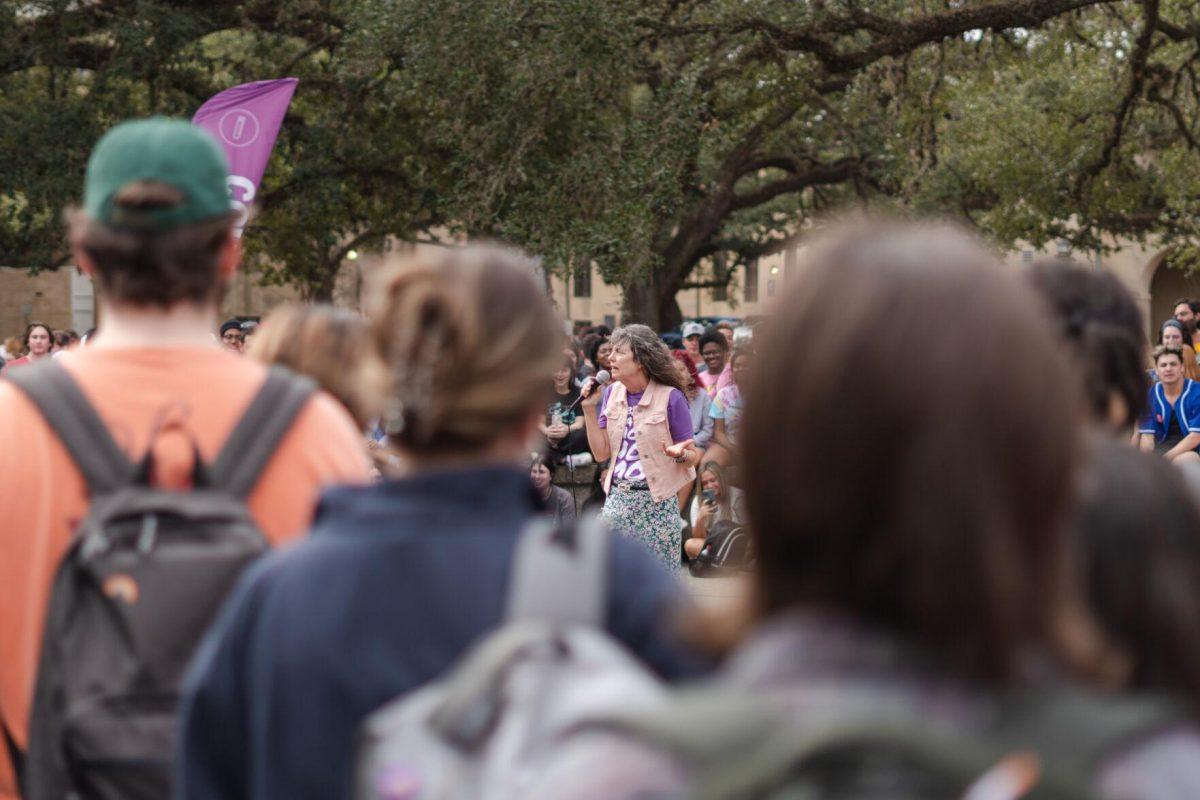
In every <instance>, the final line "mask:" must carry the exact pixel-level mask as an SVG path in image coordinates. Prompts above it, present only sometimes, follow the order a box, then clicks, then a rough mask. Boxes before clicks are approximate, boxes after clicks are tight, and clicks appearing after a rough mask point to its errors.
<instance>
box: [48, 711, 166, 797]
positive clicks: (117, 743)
mask: <svg viewBox="0 0 1200 800" xmlns="http://www.w3.org/2000/svg"><path fill="white" fill-rule="evenodd" d="M177 705H178V697H176V696H174V695H127V696H124V697H109V698H101V699H98V700H96V701H94V702H90V703H88V704H87V705H86V706H84V707H81V708H77V709H75V710H73V711H72V712H71V713H69V714H68V715H67V718H66V720H65V725H64V729H63V737H62V744H63V756H64V759H65V761H66V765H67V771H68V773H69V774H70V775H71V781H72V784H73V786H74V787H75V789H76V790H77V791H78V792H79V794H80V795H81V796H83V797H87V798H94V799H95V800H151V799H153V800H162V798H167V797H170V796H171V756H172V753H173V751H174V748H175V710H176V707H177Z"/></svg>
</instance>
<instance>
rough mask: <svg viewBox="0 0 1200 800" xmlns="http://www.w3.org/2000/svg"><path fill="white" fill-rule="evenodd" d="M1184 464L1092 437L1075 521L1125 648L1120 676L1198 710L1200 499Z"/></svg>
mask: <svg viewBox="0 0 1200 800" xmlns="http://www.w3.org/2000/svg"><path fill="white" fill-rule="evenodd" d="M1184 474H1185V473H1183V472H1181V471H1180V470H1176V469H1172V468H1171V467H1170V466H1168V465H1167V464H1166V462H1164V461H1163V460H1162V459H1160V458H1154V457H1153V456H1150V455H1147V454H1145V453H1139V452H1138V451H1137V450H1134V449H1132V448H1129V447H1126V446H1125V445H1124V444H1117V443H1116V442H1112V441H1096V442H1093V443H1092V457H1091V458H1090V459H1089V466H1088V470H1087V472H1086V473H1085V476H1084V478H1085V480H1084V489H1083V497H1082V499H1081V510H1080V513H1079V517H1078V521H1077V523H1076V526H1075V538H1076V544H1077V545H1078V547H1079V551H1080V564H1081V572H1082V574H1083V576H1084V581H1085V586H1086V588H1087V596H1088V601H1089V603H1090V605H1091V607H1092V609H1093V610H1094V612H1095V615H1096V617H1097V620H1098V622H1099V623H1100V626H1101V628H1102V629H1103V631H1104V633H1105V635H1106V636H1107V637H1108V639H1109V640H1110V641H1111V642H1112V643H1113V644H1114V645H1115V646H1116V647H1117V648H1118V650H1119V652H1120V653H1121V656H1122V660H1123V663H1122V671H1121V675H1120V678H1119V681H1118V682H1119V684H1120V685H1122V686H1124V687H1127V688H1129V689H1134V690H1139V691H1144V692H1148V691H1154V692H1164V693H1169V694H1171V695H1173V696H1175V697H1177V698H1178V699H1179V700H1180V701H1181V702H1184V703H1186V704H1187V706H1188V707H1189V708H1190V709H1191V710H1193V711H1197V710H1200V593H1198V592H1197V591H1196V587H1197V586H1200V508H1198V507H1197V502H1196V495H1195V494H1194V493H1193V491H1192V490H1191V489H1189V487H1188V485H1187V484H1186V483H1185V478H1184Z"/></svg>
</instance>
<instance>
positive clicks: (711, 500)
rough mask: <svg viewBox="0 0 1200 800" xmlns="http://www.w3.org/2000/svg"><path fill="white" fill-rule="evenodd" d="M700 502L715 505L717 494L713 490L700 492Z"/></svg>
mask: <svg viewBox="0 0 1200 800" xmlns="http://www.w3.org/2000/svg"><path fill="white" fill-rule="evenodd" d="M700 502H701V503H708V504H709V505H715V504H716V502H717V492H716V490H715V489H703V490H701V492H700Z"/></svg>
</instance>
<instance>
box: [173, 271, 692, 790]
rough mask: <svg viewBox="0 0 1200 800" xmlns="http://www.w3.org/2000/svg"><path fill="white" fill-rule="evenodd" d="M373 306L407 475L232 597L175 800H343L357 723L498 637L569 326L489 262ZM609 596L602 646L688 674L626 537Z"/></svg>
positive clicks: (319, 526) (207, 651)
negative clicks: (533, 458) (614, 643)
mask: <svg viewBox="0 0 1200 800" xmlns="http://www.w3.org/2000/svg"><path fill="white" fill-rule="evenodd" d="M380 304H381V307H380V308H379V309H378V311H377V313H376V316H375V321H374V325H373V327H374V331H375V336H376V339H377V342H378V345H379V350H380V354H381V355H382V357H383V359H384V362H385V364H387V366H388V369H389V376H388V378H389V381H388V391H387V396H386V397H385V409H386V410H385V420H386V427H387V432H388V439H389V442H390V445H391V446H392V447H393V448H394V449H395V451H396V453H397V455H398V456H399V458H400V460H401V465H402V474H401V476H400V477H399V478H397V479H396V480H391V481H385V482H383V483H380V484H377V485H375V486H372V487H363V488H339V489H334V490H332V491H330V492H328V493H326V495H325V497H324V499H323V500H322V503H321V506H320V509H319V512H318V515H317V519H316V524H315V526H314V528H313V535H312V536H310V537H308V538H306V539H305V541H304V542H303V543H301V544H300V545H298V546H296V547H293V548H291V549H290V550H288V551H287V552H286V553H278V554H273V555H272V556H271V557H269V558H267V559H265V560H263V561H260V562H259V563H258V564H256V565H255V566H254V567H252V568H251V570H250V571H249V572H248V573H247V574H246V575H245V577H244V578H243V579H242V580H241V581H240V583H239V586H238V587H237V589H235V592H234V596H233V597H232V599H231V601H230V603H229V604H228V605H227V606H226V608H225V610H224V612H223V614H222V616H221V618H220V619H219V620H218V622H217V624H216V625H215V626H214V628H213V630H212V631H211V633H210V635H209V637H208V640H207V641H206V643H205V645H204V646H203V647H202V648H201V652H200V654H199V656H198V657H197V659H196V661H195V663H194V664H193V671H192V676H191V682H190V692H189V693H188V695H187V696H186V697H185V701H184V707H183V720H182V728H181V732H182V750H181V753H182V761H181V772H180V773H179V775H178V793H177V797H179V798H184V799H186V800H201V799H202V798H203V799H204V800H227V798H234V797H236V798H254V800H308V799H310V798H311V800H318V799H319V800H337V799H338V798H349V797H351V794H352V789H353V787H352V783H353V774H352V772H353V770H352V756H353V750H354V746H355V740H356V736H357V733H358V729H359V726H360V725H361V724H362V722H363V720H364V718H365V717H366V716H367V715H368V714H370V713H371V712H372V711H374V710H376V709H377V708H379V707H380V706H382V705H383V704H385V703H387V702H388V701H390V700H392V699H393V698H395V697H396V696H398V695H400V694H402V693H404V692H407V691H409V690H411V689H414V688H416V687H418V686H421V685H422V684H424V683H426V682H428V681H430V680H433V679H434V678H437V677H438V676H439V675H441V674H442V672H443V671H444V670H445V669H446V668H447V667H449V666H450V665H451V664H452V663H453V662H454V661H455V660H456V659H457V658H458V657H459V656H461V655H462V653H463V652H464V651H465V650H466V648H467V647H469V646H470V645H471V644H472V643H474V642H475V641H476V640H477V639H479V637H480V636H481V635H482V634H484V633H486V632H488V631H490V630H491V629H493V628H495V627H496V626H497V625H498V624H499V623H500V622H501V619H502V615H503V610H504V598H505V596H506V592H507V590H508V579H509V573H510V562H511V561H512V557H513V550H514V545H515V543H516V541H517V537H518V533H519V532H520V531H521V529H522V528H523V527H525V526H526V524H527V523H528V522H529V521H530V520H531V518H532V517H534V515H535V514H538V513H541V512H542V511H543V505H542V503H540V502H539V501H538V499H537V498H536V497H535V495H534V492H533V490H532V487H531V486H530V465H529V454H530V452H531V450H532V447H531V444H532V443H533V442H534V441H535V440H536V437H537V432H538V431H537V428H538V422H539V421H540V420H541V419H542V415H543V414H544V413H545V400H546V393H547V392H548V391H549V388H550V379H549V376H550V375H551V374H552V373H553V371H554V369H555V368H557V367H558V366H559V365H560V364H561V363H562V347H561V343H562V321H561V320H560V319H559V318H558V316H557V315H556V314H555V312H554V310H553V309H552V308H551V306H550V303H549V302H548V300H547V299H546V296H545V292H544V291H543V290H542V288H541V286H540V285H539V284H538V282H537V280H536V279H535V278H534V265H533V262H532V261H531V260H530V259H529V258H527V257H525V256H523V255H521V254H519V253H517V252H515V251H510V250H507V249H501V248H497V247H471V248H450V249H445V250H440V251H438V252H436V253H431V254H423V255H421V256H419V257H418V258H417V260H414V261H412V262H410V263H408V264H407V266H405V267H404V268H402V269H400V270H399V271H397V272H396V273H395V274H394V275H393V276H391V278H390V279H388V280H387V281H386V282H385V283H384V284H383V286H382V288H381V291H380ZM608 579H609V590H608V593H607V596H608V597H609V598H610V600H609V605H608V609H607V612H608V613H607V626H608V629H609V631H610V632H611V633H612V634H613V635H614V636H615V637H616V638H617V639H619V640H620V641H622V642H623V643H624V644H625V645H626V646H628V647H629V648H630V650H631V651H632V652H634V653H635V654H637V655H638V656H639V657H641V658H642V659H644V660H645V661H646V662H647V663H648V664H650V665H651V666H652V667H653V668H654V669H655V670H657V671H658V672H659V673H660V674H662V675H664V676H667V677H680V676H682V675H685V674H691V672H692V671H693V670H694V669H695V668H696V666H697V664H696V662H695V661H694V660H693V659H692V658H691V657H690V656H689V655H688V654H687V653H686V651H684V650H683V649H682V648H681V647H680V646H679V645H678V644H677V643H676V640H675V639H674V638H673V637H672V636H671V635H670V632H669V630H668V629H667V624H666V623H667V619H668V618H669V617H670V616H671V612H672V609H673V608H674V607H675V605H676V603H677V602H679V601H680V599H681V598H680V596H679V593H678V592H679V590H678V587H677V586H676V584H675V583H674V581H673V580H672V578H671V576H669V575H668V574H667V573H666V572H664V571H663V570H661V569H660V568H659V567H658V565H657V564H656V563H655V561H654V559H653V558H652V557H651V556H650V555H649V554H648V553H646V551H645V550H644V549H643V548H642V547H641V546H640V545H638V544H637V543H636V542H633V541H632V540H630V539H629V538H627V537H621V536H616V537H613V542H612V546H611V549H610V562H609V569H608Z"/></svg>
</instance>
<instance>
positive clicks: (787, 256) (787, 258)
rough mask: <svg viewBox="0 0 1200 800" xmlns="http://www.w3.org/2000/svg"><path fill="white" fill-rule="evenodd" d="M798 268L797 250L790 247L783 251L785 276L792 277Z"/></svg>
mask: <svg viewBox="0 0 1200 800" xmlns="http://www.w3.org/2000/svg"><path fill="white" fill-rule="evenodd" d="M795 268H796V248H794V247H789V248H788V249H787V250H784V251H783V274H784V275H791V274H792V271H793V270H794V269H795Z"/></svg>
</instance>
